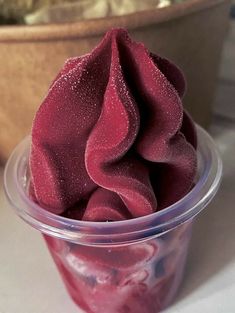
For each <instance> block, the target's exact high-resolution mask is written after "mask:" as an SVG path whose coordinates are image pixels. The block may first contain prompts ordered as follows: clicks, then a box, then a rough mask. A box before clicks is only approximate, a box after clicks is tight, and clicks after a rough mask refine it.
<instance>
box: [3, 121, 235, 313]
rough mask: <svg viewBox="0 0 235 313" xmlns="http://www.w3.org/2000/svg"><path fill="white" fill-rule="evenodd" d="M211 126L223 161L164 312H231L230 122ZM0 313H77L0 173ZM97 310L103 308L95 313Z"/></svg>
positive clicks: (234, 294) (234, 259) (233, 190)
mask: <svg viewBox="0 0 235 313" xmlns="http://www.w3.org/2000/svg"><path fill="white" fill-rule="evenodd" d="M216 125H217V126H214V127H213V128H212V133H213V136H214V138H215V140H216V142H217V144H218V146H219V148H220V150H221V154H222V158H223V161H224V178H223V182H222V185H221V188H220V190H219V192H218V194H217V196H216V198H215V199H214V201H213V202H212V203H211V204H210V205H209V207H207V208H206V209H205V211H204V212H203V213H201V214H200V215H199V217H198V218H197V220H196V223H195V227H194V233H193V239H192V244H191V249H190V254H189V259H188V264H187V268H186V275H185V279H184V282H183V285H182V288H181V290H180V292H179V295H178V297H177V299H176V301H175V304H174V305H172V306H171V307H170V308H169V309H168V310H166V311H165V313H201V312H203V313H234V312H235V162H234V156H235V124H234V126H233V125H232V124H229V123H225V122H220V123H219V124H218V123H217V124H216ZM0 249H1V250H0V313H55V312H56V313H78V312H79V310H78V309H77V308H76V307H75V305H74V304H73V302H72V301H71V300H70V298H69V297H68V295H67V293H66V291H65V288H64V286H63V284H62V282H61V281H60V278H59V275H58V273H57V270H56V268H55V266H54V264H53V262H52V260H51V258H50V255H49V253H48V251H47V249H46V247H45V245H44V242H43V240H42V238H41V236H40V234H39V233H38V232H37V231H35V230H34V229H32V228H31V227H30V226H28V225H26V224H25V222H23V221H22V220H20V219H19V218H18V217H17V216H16V215H15V213H14V212H13V211H12V209H11V208H10V206H9V204H8V203H7V201H6V199H5V196H4V194H3V188H2V170H1V177H0ZM100 313H102V312H100Z"/></svg>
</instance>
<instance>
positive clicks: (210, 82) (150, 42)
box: [0, 0, 234, 163]
mask: <svg viewBox="0 0 235 313" xmlns="http://www.w3.org/2000/svg"><path fill="white" fill-rule="evenodd" d="M230 10H231V3H230V1H229V0H145V1H142V0H22V1H18V0H15V1H4V0H0V23H1V25H0V59H1V67H0V90H1V102H0V125H1V126H0V127H1V131H0V160H1V162H2V163H4V162H5V161H6V159H7V157H8V156H9V153H10V152H11V151H12V149H13V147H14V146H15V145H16V144H17V142H19V141H20V140H21V139H22V138H23V137H24V136H25V135H26V134H28V133H29V131H30V127H31V124H32V119H33V116H34V114H35V111H36V109H37V108H38V107H39V105H40V103H41V102H42V100H43V98H44V96H45V95H46V92H47V90H48V86H49V84H50V82H51V81H52V79H53V78H54V77H55V76H56V73H57V72H58V71H59V69H60V68H61V67H62V64H63V63H64V61H65V60H66V59H67V58H68V57H72V56H77V55H82V54H84V53H87V52H89V51H90V50H91V49H92V48H93V47H94V46H95V45H96V44H97V43H98V42H99V40H100V39H101V38H102V36H103V35H104V33H105V32H106V31H107V30H108V29H109V28H110V27H125V28H128V29H129V31H130V32H131V35H132V36H133V38H134V39H136V40H138V41H143V42H144V43H145V45H146V46H147V47H148V48H149V49H150V50H151V51H153V52H155V53H157V54H159V55H162V56H165V57H167V58H169V59H170V60H172V61H174V62H175V63H176V64H178V65H179V66H180V67H181V68H182V70H183V72H184V73H185V76H186V79H187V83H188V84H187V85H188V87H187V93H186V96H185V98H184V106H185V107H186V109H187V110H188V111H189V112H190V113H191V114H192V115H193V117H194V119H195V120H196V122H198V123H199V124H201V125H202V126H204V127H208V126H209V124H210V122H211V116H212V108H213V105H214V100H215V92H216V86H217V85H216V84H217V81H218V80H217V78H218V70H219V66H220V60H221V53H222V48H223V44H224V40H225V38H226V36H227V34H228V29H229V12H230ZM231 14H234V13H231ZM231 36H232V35H231ZM227 54H228V53H227ZM226 58H227V59H226V60H228V58H229V56H228V55H226ZM226 62H229V61H226ZM226 64H227V63H226ZM228 70H229V71H231V67H230V66H229V65H228V64H227V65H226V70H225V71H224V70H223V69H222V75H223V76H224V75H227V74H226V73H224V72H226V71H228ZM219 97H221V95H220V93H219ZM218 110H219V111H218ZM224 110H225V108H224ZM222 111H223V109H222ZM216 112H217V113H218V112H220V109H218V106H217V111H216ZM220 113H221V112H220Z"/></svg>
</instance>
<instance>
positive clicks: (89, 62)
mask: <svg viewBox="0 0 235 313" xmlns="http://www.w3.org/2000/svg"><path fill="white" fill-rule="evenodd" d="M156 40H157V39H156ZM184 89H185V81H184V77H183V75H182V73H181V71H180V70H179V69H178V68H177V67H176V66H175V65H174V64H172V63H171V62H169V61H168V60H166V59H164V58H162V57H159V56H157V55H154V54H152V53H150V52H149V51H148V50H147V49H146V48H145V47H144V45H143V44H142V43H137V42H134V41H132V40H131V39H130V37H129V35H128V33H127V31H126V30H124V29H112V30H110V31H109V32H107V34H106V35H105V37H104V38H103V40H102V41H101V43H100V44H99V45H98V46H97V47H96V48H95V49H94V50H93V51H92V52H91V53H89V54H86V55H84V56H81V57H75V58H71V59H69V60H68V61H67V62H66V63H65V65H64V67H63V68H62V70H61V71H60V73H59V74H58V76H57V77H56V79H55V80H54V82H53V83H52V85H51V87H50V89H49V91H48V95H47V96H46V98H45V99H44V101H43V103H42V104H41V106H40V108H39V110H38V112H37V113H36V116H35V119H34V122H33V128H32V147H31V155H30V169H31V175H32V185H31V187H32V188H31V190H32V193H33V197H34V199H35V200H36V201H37V202H38V203H39V205H41V206H42V207H44V208H45V209H47V210H49V211H51V212H53V213H56V214H63V215H64V216H67V217H70V218H76V219H82V220H90V221H116V220H124V219H129V218H133V217H140V216H144V215H147V214H151V213H153V212H155V211H158V210H161V209H164V208H165V207H167V206H169V205H171V204H173V203H174V202H176V201H178V200H179V199H181V198H182V197H183V196H184V195H186V194H187V193H188V192H189V191H190V189H191V188H192V186H193V182H194V179H195V174H196V163H197V160H196V150H195V149H196V133H195V128H194V124H193V121H192V120H191V119H190V117H189V116H188V115H187V114H186V113H185V112H184V110H183V106H182V102H181V97H182V96H183V94H184Z"/></svg>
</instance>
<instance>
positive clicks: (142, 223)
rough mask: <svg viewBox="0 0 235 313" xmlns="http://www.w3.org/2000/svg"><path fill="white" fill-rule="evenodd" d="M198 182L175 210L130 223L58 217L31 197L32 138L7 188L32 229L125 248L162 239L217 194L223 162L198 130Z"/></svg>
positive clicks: (9, 167) (20, 150)
mask: <svg viewBox="0 0 235 313" xmlns="http://www.w3.org/2000/svg"><path fill="white" fill-rule="evenodd" d="M197 134H198V149H197V154H198V162H199V165H198V179H197V182H196V183H195V186H194V187H193V188H192V190H191V191H190V192H189V193H188V194H187V195H185V196H184V197H183V198H181V199H180V200H179V201H177V202H175V203H174V204H172V205H171V206H169V207H167V208H165V209H163V210H161V211H157V212H155V213H152V214H150V215H146V216H143V217H138V218H133V219H130V220H124V221H115V222H109V223H107V222H91V221H80V220H73V219H69V218H66V217H62V216H59V215H55V214H54V213H51V212H49V211H46V210H45V209H43V208H41V207H40V206H39V205H38V204H36V203H35V202H33V201H32V200H30V199H29V197H28V196H27V190H26V189H27V186H26V185H27V168H28V157H29V153H30V137H29V136H28V137H26V138H25V139H24V140H23V141H22V142H21V143H19V144H18V145H17V146H16V148H15V149H14V151H13V152H12V154H11V156H10V158H9V159H8V162H7V164H6V167H5V171H4V189H5V193H6V195H7V198H8V200H9V202H10V204H11V206H12V207H13V208H14V209H15V211H16V213H17V214H18V215H19V216H20V217H21V218H22V219H23V220H25V221H26V222H27V223H28V224H30V225H31V226H33V227H34V228H36V229H38V230H39V231H41V232H42V233H45V234H49V235H51V236H55V237H59V238H61V239H64V240H69V241H73V242H77V243H82V244H89V245H103V244H105V245H107V244H123V243H130V242H135V241H139V240H145V239H147V238H149V237H153V236H159V235H161V234H163V233H165V232H167V231H169V230H171V229H173V228H175V227H177V226H178V225H180V224H182V223H184V222H186V221H188V220H190V219H192V218H193V217H194V216H196V215H197V214H198V213H199V212H200V211H201V210H202V209H203V208H204V207H205V206H206V205H207V204H208V203H209V202H210V201H211V200H212V198H213V197H214V195H215V194H216V192H217V190H218V188H219V184H220V180H221V176H222V161H221V159H220V156H219V153H218V151H217V149H216V146H215V144H214V142H213V139H212V138H211V137H210V135H209V134H208V133H207V132H206V131H205V130H203V129H202V128H201V127H200V126H197Z"/></svg>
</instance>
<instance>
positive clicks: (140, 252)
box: [4, 127, 222, 313]
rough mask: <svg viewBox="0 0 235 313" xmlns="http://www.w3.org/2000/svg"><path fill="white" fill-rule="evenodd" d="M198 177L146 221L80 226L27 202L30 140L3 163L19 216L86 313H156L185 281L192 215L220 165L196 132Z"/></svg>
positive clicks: (214, 184)
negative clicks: (39, 239) (42, 244)
mask: <svg viewBox="0 0 235 313" xmlns="http://www.w3.org/2000/svg"><path fill="white" fill-rule="evenodd" d="M197 133H198V175H197V178H196V182H195V186H194V188H193V189H192V190H191V191H190V192H189V193H188V194H187V195H186V196H185V197H184V198H183V199H181V200H180V201H178V202H177V203H175V204H173V205H171V206H170V207H168V208H166V209H164V210H162V211H159V212H156V213H153V214H151V215H148V216H144V217H140V218H135V219H132V220H126V221H120V222H85V221H77V220H72V219H68V218H64V217H62V216H58V215H54V214H52V213H50V212H47V211H46V210H44V209H42V208H41V207H39V206H38V205H37V204H35V203H34V202H32V201H31V200H30V199H29V197H28V185H29V184H28V183H29V180H30V177H29V171H28V158H29V149H30V138H26V139H25V140H24V141H22V142H21V143H20V144H19V145H18V146H17V147H16V148H15V150H14V151H13V153H12V155H11V157H10V158H9V160H8V163H7V165H6V169H5V175H4V186H5V191H6V194H7V197H8V199H9V201H10V203H11V205H12V207H13V208H14V209H15V210H16V213H17V214H18V215H19V216H20V217H21V218H22V219H23V220H25V221H26V222H27V223H29V224H30V225H31V226H33V227H34V228H36V229H38V230H39V231H40V232H42V234H43V236H44V239H45V241H46V243H47V246H48V249H49V250H50V253H51V255H52V257H53V259H54V261H55V263H56V265H57V268H58V270H59V272H60V274H61V276H62V278H63V281H64V283H65V285H66V287H67V289H68V292H69V294H70V296H71V297H72V298H73V300H74V301H75V303H76V304H77V305H78V306H79V308H81V309H83V310H84V311H85V312H87V313H101V312H102V313H157V312H159V311H161V310H162V309H163V308H165V307H166V306H168V305H169V304H170V302H171V301H172V300H173V298H174V296H175V294H176V292H177V289H178V287H179V285H180V282H181V280H182V276H183V271H184V266H185V261H186V257H187V251H188V244H189V241H190V237H191V230H192V224H193V219H194V217H195V216H196V215H197V214H198V213H199V212H200V211H201V210H202V209H203V208H205V207H206V205H207V204H208V203H209V202H210V201H211V199H212V198H213V197H214V195H215V194H216V191H217V189H218V187H219V183H220V179H221V175H222V163H221V160H220V157H219V155H218V153H217V150H216V148H215V145H214V143H213V140H212V139H211V138H210V136H209V135H208V134H207V133H206V132H205V131H204V130H203V129H202V128H200V127H197Z"/></svg>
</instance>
